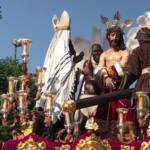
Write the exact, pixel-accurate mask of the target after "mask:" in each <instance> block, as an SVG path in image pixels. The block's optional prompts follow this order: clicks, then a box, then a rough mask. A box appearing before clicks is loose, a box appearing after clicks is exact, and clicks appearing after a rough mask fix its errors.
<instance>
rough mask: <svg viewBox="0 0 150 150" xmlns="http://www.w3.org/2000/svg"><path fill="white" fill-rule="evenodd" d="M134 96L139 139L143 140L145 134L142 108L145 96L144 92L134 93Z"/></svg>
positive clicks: (144, 111)
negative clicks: (135, 96)
mask: <svg viewBox="0 0 150 150" xmlns="http://www.w3.org/2000/svg"><path fill="white" fill-rule="evenodd" d="M136 95H137V97H138V104H137V118H138V123H139V128H140V134H139V137H138V138H139V139H144V137H145V133H144V117H145V114H146V109H145V107H144V99H145V96H146V95H147V93H146V92H142V91H139V92H136Z"/></svg>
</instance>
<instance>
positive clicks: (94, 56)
mask: <svg viewBox="0 0 150 150" xmlns="http://www.w3.org/2000/svg"><path fill="white" fill-rule="evenodd" d="M99 57H100V56H99V55H93V59H94V61H95V62H96V63H97V64H98V63H99Z"/></svg>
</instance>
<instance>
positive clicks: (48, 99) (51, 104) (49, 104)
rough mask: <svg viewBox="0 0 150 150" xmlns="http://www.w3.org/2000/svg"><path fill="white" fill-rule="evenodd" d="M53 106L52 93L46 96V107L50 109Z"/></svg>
mask: <svg viewBox="0 0 150 150" xmlns="http://www.w3.org/2000/svg"><path fill="white" fill-rule="evenodd" d="M52 106H53V97H52V95H48V96H47V109H51V108H52Z"/></svg>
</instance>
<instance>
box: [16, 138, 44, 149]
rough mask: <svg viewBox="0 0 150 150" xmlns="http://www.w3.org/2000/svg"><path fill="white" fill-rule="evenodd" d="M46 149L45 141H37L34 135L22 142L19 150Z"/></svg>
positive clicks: (18, 147)
mask: <svg viewBox="0 0 150 150" xmlns="http://www.w3.org/2000/svg"><path fill="white" fill-rule="evenodd" d="M29 149H30V150H46V144H45V142H39V141H38V142H36V141H35V140H34V139H33V138H32V137H29V138H28V139H27V140H26V141H25V142H20V143H19V144H18V146H17V150H29Z"/></svg>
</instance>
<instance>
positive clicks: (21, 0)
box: [0, 0, 150, 72]
mask: <svg viewBox="0 0 150 150" xmlns="http://www.w3.org/2000/svg"><path fill="white" fill-rule="evenodd" d="M0 5H1V7H2V9H1V10H2V15H3V19H2V20H0V58H5V57H6V56H12V57H13V56H14V47H13V45H12V41H13V39H18V38H29V39H31V40H32V44H31V47H30V60H29V65H28V66H29V71H30V72H33V71H34V70H35V68H36V66H42V65H43V62H44V58H45V54H46V51H47V48H48V46H49V43H50V41H51V38H52V36H53V29H52V24H51V17H52V16H53V15H54V14H57V15H58V16H60V14H61V12H62V11H63V10H67V11H68V12H69V13H70V16H71V20H72V23H71V36H72V38H74V37H77V36H81V37H84V38H86V39H90V38H91V29H92V27H93V26H96V27H98V28H100V29H101V30H102V31H103V32H104V27H103V25H102V24H101V22H100V15H104V16H107V17H109V18H111V19H112V16H113V14H114V13H115V12H116V11H117V10H119V11H120V13H121V16H122V21H123V20H125V19H128V18H130V19H132V20H133V21H134V23H136V17H137V16H139V15H143V14H144V13H145V12H146V11H149V9H150V7H149V6H150V2H149V0H0ZM104 33H105V32H104ZM104 33H103V34H104ZM20 53H21V50H20V49H18V53H17V58H21V57H20Z"/></svg>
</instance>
